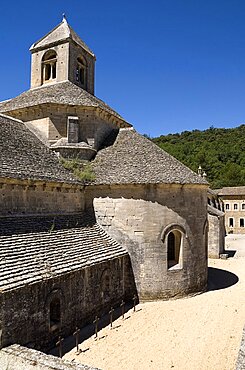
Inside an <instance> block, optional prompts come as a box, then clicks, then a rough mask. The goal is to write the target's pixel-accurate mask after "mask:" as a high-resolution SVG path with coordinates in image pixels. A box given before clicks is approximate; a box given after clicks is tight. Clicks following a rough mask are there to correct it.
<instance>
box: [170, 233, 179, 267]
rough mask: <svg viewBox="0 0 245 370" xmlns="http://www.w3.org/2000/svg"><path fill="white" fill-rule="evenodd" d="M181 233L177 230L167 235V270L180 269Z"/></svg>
mask: <svg viewBox="0 0 245 370" xmlns="http://www.w3.org/2000/svg"><path fill="white" fill-rule="evenodd" d="M181 249H182V233H181V232H180V231H179V230H172V231H170V232H169V233H168V235H167V260H168V269H170V268H171V267H174V266H175V267H179V268H181V267H182V256H181Z"/></svg>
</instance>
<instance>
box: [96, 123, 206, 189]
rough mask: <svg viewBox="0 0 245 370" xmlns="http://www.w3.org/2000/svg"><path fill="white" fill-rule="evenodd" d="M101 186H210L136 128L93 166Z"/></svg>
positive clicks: (125, 133) (119, 137) (124, 131)
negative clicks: (175, 184)
mask: <svg viewBox="0 0 245 370" xmlns="http://www.w3.org/2000/svg"><path fill="white" fill-rule="evenodd" d="M92 168H93V170H94V172H95V175H96V180H95V182H96V183H97V184H147V183H148V184H158V183H166V184H169V183H177V184H206V185H207V182H206V181H205V180H204V179H203V178H202V177H199V176H198V175H197V174H196V173H194V172H193V171H191V170H190V169H189V168H187V167H186V166H184V165H183V164H182V163H180V162H179V161H178V160H177V159H175V158H174V157H172V156H171V155H169V154H167V153H166V152H165V151H164V150H162V149H160V148H159V147H158V146H156V145H155V144H154V143H153V142H151V141H150V140H148V139H146V138H145V137H143V136H142V135H140V134H138V133H137V132H136V131H135V130H133V129H132V128H127V129H121V130H120V131H119V133H118V135H117V138H116V140H115V142H114V144H113V145H111V146H109V147H107V148H105V149H102V150H101V151H100V152H99V153H98V154H97V156H96V158H95V160H94V161H93V162H92Z"/></svg>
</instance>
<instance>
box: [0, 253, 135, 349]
mask: <svg viewBox="0 0 245 370" xmlns="http://www.w3.org/2000/svg"><path fill="white" fill-rule="evenodd" d="M128 263H129V261H128V256H125V257H121V258H115V259H112V260H110V261H107V262H104V263H101V264H95V265H92V266H91V267H88V268H85V269H83V270H78V271H76V272H73V273H69V274H66V275H62V276H52V275H51V274H50V273H49V272H48V271H47V276H46V277H45V276H44V279H43V282H42V283H37V284H30V285H26V286H25V287H23V288H20V289H15V290H10V291H7V292H2V293H1V296H2V305H1V311H2V312H1V314H2V328H1V329H2V335H1V346H0V347H4V346H7V345H10V344H12V343H18V344H21V345H26V344H28V345H29V346H31V347H34V348H36V349H42V350H43V349H46V348H48V347H50V346H51V347H52V346H54V344H55V340H56V339H57V336H58V334H59V330H58V329H57V330H56V331H53V332H51V331H50V320H49V315H50V308H49V307H50V302H51V300H52V299H53V298H55V297H58V298H59V299H60V302H61V335H63V336H68V335H71V334H72V333H73V331H74V329H75V327H76V326H78V327H82V326H84V325H86V324H87V323H91V322H92V321H93V320H94V317H95V315H102V314H103V313H107V312H108V311H109V310H110V307H111V306H113V305H114V306H115V305H118V304H119V303H120V301H121V300H122V299H125V297H128V296H129V297H130V298H132V296H133V294H134V293H135V290H134V285H133V282H132V281H130V282H129V281H128V280H127V276H128V275H127V274H126V273H125V270H126V269H127V268H128ZM100 317H101V316H100Z"/></svg>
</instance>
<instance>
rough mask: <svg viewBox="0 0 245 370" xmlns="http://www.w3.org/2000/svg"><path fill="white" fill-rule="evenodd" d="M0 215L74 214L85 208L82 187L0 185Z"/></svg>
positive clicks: (21, 183)
mask: <svg viewBox="0 0 245 370" xmlns="http://www.w3.org/2000/svg"><path fill="white" fill-rule="evenodd" d="M0 209H1V216H9V215H15V214H18V215H21V214H23V215H24V214H41V213H72V212H81V211H82V210H83V209H84V194H83V188H81V187H80V186H76V185H73V186H72V185H71V186H69V185H66V186H65V185H64V184H62V183H60V184H59V183H57V184H54V183H46V184H45V183H40V182H39V183H38V182H37V183H36V184H35V182H29V183H28V181H19V182H18V181H15V182H13V181H12V182H11V181H9V182H8V181H7V180H6V182H2V183H1V182H0Z"/></svg>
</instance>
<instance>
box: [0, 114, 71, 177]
mask: <svg viewBox="0 0 245 370" xmlns="http://www.w3.org/2000/svg"><path fill="white" fill-rule="evenodd" d="M0 152H1V155H0V177H8V178H17V179H33V180H43V181H55V182H67V183H77V182H78V181H77V180H76V179H75V178H74V177H73V175H72V174H71V173H70V172H69V171H67V170H65V169H64V168H63V167H62V165H61V164H60V163H59V160H58V158H57V156H56V155H55V154H54V153H53V152H51V150H49V149H48V148H47V147H46V146H45V145H44V144H43V143H42V142H41V141H40V140H39V139H38V138H37V137H36V136H35V135H34V134H33V133H32V132H31V131H30V130H29V129H28V128H27V127H26V126H25V125H24V123H23V122H21V121H17V120H14V119H11V118H10V117H6V116H3V115H1V114H0Z"/></svg>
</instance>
